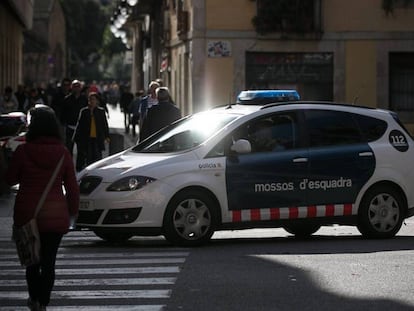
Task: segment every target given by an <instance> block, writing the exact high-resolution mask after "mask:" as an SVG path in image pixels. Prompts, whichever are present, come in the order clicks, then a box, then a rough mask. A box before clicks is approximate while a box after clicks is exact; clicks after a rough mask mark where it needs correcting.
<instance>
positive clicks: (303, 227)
mask: <svg viewBox="0 0 414 311" xmlns="http://www.w3.org/2000/svg"><path fill="white" fill-rule="evenodd" d="M320 227H321V226H320V225H318V224H295V225H289V226H285V227H283V229H285V230H286V231H287V232H288V233H290V234H293V235H295V237H297V238H301V239H304V238H308V237H310V236H311V235H312V234H314V233H315V232H316V231H318V230H319V228H320Z"/></svg>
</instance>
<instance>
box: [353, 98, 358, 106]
mask: <svg viewBox="0 0 414 311" xmlns="http://www.w3.org/2000/svg"><path fill="white" fill-rule="evenodd" d="M358 99H359V96H355V97H354V101H353V102H352V105H354V106H355V105H356V103H357V101H358Z"/></svg>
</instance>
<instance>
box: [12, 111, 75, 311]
mask: <svg viewBox="0 0 414 311" xmlns="http://www.w3.org/2000/svg"><path fill="white" fill-rule="evenodd" d="M62 157H63V164H62V166H61V168H60V170H59V171H58V174H57V176H56V179H55V181H54V183H53V184H52V187H51V188H50V191H49V193H48V194H47V196H46V199H45V202H44V203H43V205H42V207H41V208H40V211H39V214H38V216H37V224H38V228H39V232H40V241H41V261H40V263H39V264H36V265H32V266H29V267H27V268H26V281H27V285H28V291H29V300H28V306H29V308H30V310H46V306H47V305H48V304H49V301H50V295H51V291H52V288H53V285H54V280H55V261H56V254H57V251H58V248H59V245H60V242H61V239H62V236H63V235H64V234H65V233H67V232H68V230H69V224H70V217H74V218H76V215H77V213H78V207H79V186H78V184H77V181H76V176H75V168H74V166H73V160H72V156H71V155H70V153H69V151H68V150H67V149H66V147H65V145H64V144H63V139H62V137H61V132H60V131H59V124H58V120H57V118H56V116H55V114H54V112H53V110H52V109H51V108H50V107H47V106H44V105H43V107H35V108H33V109H32V110H31V111H30V123H29V129H28V132H27V134H26V143H25V144H21V145H19V146H18V147H17V149H16V151H15V152H14V153H13V156H12V159H11V162H10V165H9V167H8V170H7V172H6V181H7V183H8V184H9V185H10V186H12V185H16V184H19V185H20V186H19V190H18V192H17V195H16V200H15V204H14V214H13V220H14V224H15V225H16V226H22V225H24V224H26V223H27V222H28V221H29V220H30V219H32V218H33V215H34V212H35V209H36V206H37V204H38V202H39V200H40V197H41V195H42V193H43V190H44V188H45V187H46V185H47V184H48V182H49V180H50V178H51V175H52V174H53V172H54V171H55V169H56V167H57V164H58V162H59V161H60V159H61V158H62ZM62 185H63V186H64V188H65V192H66V194H64V193H63V191H62Z"/></svg>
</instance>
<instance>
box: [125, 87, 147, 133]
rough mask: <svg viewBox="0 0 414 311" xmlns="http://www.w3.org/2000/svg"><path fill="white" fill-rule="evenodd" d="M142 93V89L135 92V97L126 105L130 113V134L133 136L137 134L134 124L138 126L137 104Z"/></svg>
mask: <svg viewBox="0 0 414 311" xmlns="http://www.w3.org/2000/svg"><path fill="white" fill-rule="evenodd" d="M143 95H144V90H139V91H138V92H136V93H135V98H134V100H133V101H132V102H131V104H130V105H129V107H128V110H129V114H130V115H131V117H130V119H131V122H130V123H131V128H132V136H133V137H135V136H136V135H137V130H136V126H137V125H138V126H139V105H140V103H141V100H142V96H143Z"/></svg>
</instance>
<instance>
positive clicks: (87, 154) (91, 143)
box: [76, 138, 102, 172]
mask: <svg viewBox="0 0 414 311" xmlns="http://www.w3.org/2000/svg"><path fill="white" fill-rule="evenodd" d="M77 147H78V155H77V157H76V170H77V171H78V172H79V171H81V170H82V169H83V168H85V167H86V166H87V165H89V164H92V163H94V162H96V161H98V160H101V159H102V151H101V149H100V148H99V145H98V141H97V140H96V138H89V140H88V144H87V145H83V144H82V146H80V145H79V144H77Z"/></svg>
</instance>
